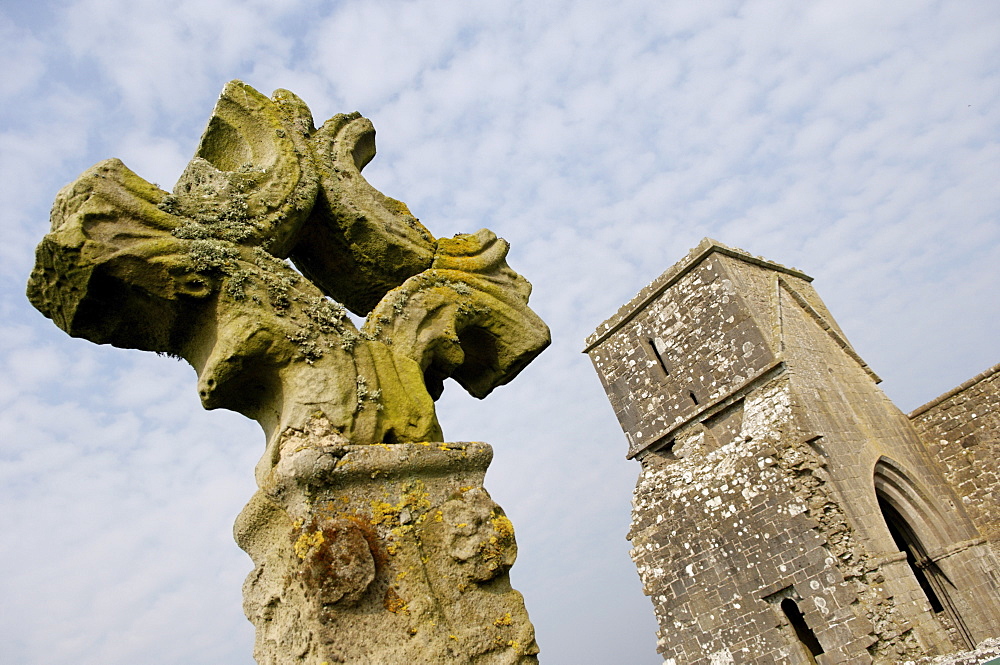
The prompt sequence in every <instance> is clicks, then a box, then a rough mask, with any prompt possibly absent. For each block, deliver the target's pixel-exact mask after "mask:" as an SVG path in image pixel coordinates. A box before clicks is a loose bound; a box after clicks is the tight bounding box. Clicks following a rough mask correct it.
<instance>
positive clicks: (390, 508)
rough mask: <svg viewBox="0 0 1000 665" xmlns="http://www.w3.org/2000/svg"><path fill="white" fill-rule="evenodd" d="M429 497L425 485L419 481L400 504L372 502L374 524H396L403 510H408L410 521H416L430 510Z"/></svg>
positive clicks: (403, 497) (407, 492)
mask: <svg viewBox="0 0 1000 665" xmlns="http://www.w3.org/2000/svg"><path fill="white" fill-rule="evenodd" d="M429 497H430V494H428V493H427V491H426V490H425V488H424V484H423V483H422V482H420V481H417V482H415V483H414V484H413V485H412V486H411V487H410V488H409V489H408V490H407V491H406V493H405V494H403V496H402V498H401V499H400V500H399V503H397V504H395V505H393V504H391V503H389V502H387V501H372V502H371V506H372V524H386V523H388V522H394V521H396V520H397V519H399V516H400V513H402V512H403V510H408V511H409V513H410V519H412V520H416V519H418V518H419V517H420V516H421V515H422V514H423V513H424V512H426V511H427V510H428V509H430V507H431V502H430V499H429Z"/></svg>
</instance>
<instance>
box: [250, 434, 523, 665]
mask: <svg viewBox="0 0 1000 665" xmlns="http://www.w3.org/2000/svg"><path fill="white" fill-rule="evenodd" d="M331 434H332V432H331V430H330V429H329V428H328V427H327V426H326V425H325V424H324V423H323V422H321V421H316V422H313V423H312V424H311V425H310V427H309V428H307V430H305V431H301V432H299V431H296V432H292V433H289V434H288V435H286V437H285V439H284V441H283V443H282V449H283V450H284V451H286V452H285V454H283V455H282V461H281V462H280V463H279V464H278V465H277V466H276V467H275V468H274V469H273V470H272V472H271V473H270V474H269V476H268V477H267V478H266V479H265V482H264V483H263V484H262V489H261V491H260V492H258V493H257V495H256V496H255V497H254V498H253V500H251V502H250V503H249V504H248V506H247V507H246V509H244V511H243V513H242V514H241V515H240V517H239V519H238V520H237V523H236V539H237V541H238V542H239V543H240V546H241V547H243V549H245V550H246V551H247V552H248V553H250V555H251V557H252V558H253V560H254V563H255V565H256V568H255V570H254V572H253V573H252V574H251V575H250V577H248V578H247V582H246V585H245V587H244V592H245V593H244V596H245V609H246V612H247V616H249V617H250V618H251V620H252V621H254V623H255V624H257V625H258V627H259V629H258V632H257V642H256V647H255V656H256V658H257V661H258V662H259V663H261V664H265V663H273V664H275V665H278V664H281V663H288V662H304V663H314V664H317V665H318V664H319V663H322V662H329V663H336V662H347V663H411V662H419V663H452V662H469V663H471V662H476V663H529V662H537V660H536V658H535V654H536V653H537V651H538V648H537V646H536V645H535V641H534V631H533V629H532V627H531V623H530V622H529V621H528V616H527V613H526V612H525V609H524V604H523V601H522V599H521V595H520V594H519V593H518V592H517V591H514V590H513V589H512V588H511V586H510V582H509V580H508V576H507V570H508V569H509V568H510V566H511V565H512V564H513V563H514V558H515V556H516V553H517V546H516V544H515V542H514V532H513V528H512V526H511V524H510V521H509V520H508V519H507V517H506V516H505V515H504V513H503V511H502V510H501V509H500V507H499V506H497V505H496V504H495V503H494V502H493V501H492V500H491V499H490V497H489V495H488V494H487V493H486V490H485V489H483V487H482V481H483V475H484V474H485V472H486V467H487V466H488V465H489V462H490V459H491V458H492V450H491V449H490V447H489V446H487V445H486V444H483V443H463V444H440V443H434V444H429V443H428V444H397V445H394V446H388V445H382V446H358V445H351V444H344V443H342V442H341V441H340V440H339V439H338V438H337V437H336V436H331ZM373 477H374V478H377V479H378V483H377V484H373V482H372V478H373ZM281 506H285V508H282V507H281ZM290 571H291V573H290ZM303 626H316V627H318V628H316V629H315V630H311V631H310V630H303Z"/></svg>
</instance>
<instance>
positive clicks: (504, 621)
mask: <svg viewBox="0 0 1000 665" xmlns="http://www.w3.org/2000/svg"><path fill="white" fill-rule="evenodd" d="M512 623H513V621H512V620H511V618H510V612H506V613H505V614H504V615H503V616H502V617H500V618H499V619H497V620H496V621H494V622H493V625H494V626H497V627H499V626H509V625H511V624H512Z"/></svg>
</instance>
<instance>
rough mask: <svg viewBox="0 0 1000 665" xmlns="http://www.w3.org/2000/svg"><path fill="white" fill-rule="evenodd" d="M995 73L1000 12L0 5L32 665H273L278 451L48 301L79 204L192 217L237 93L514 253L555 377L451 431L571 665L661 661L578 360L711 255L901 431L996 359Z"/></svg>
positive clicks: (439, 228)
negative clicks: (703, 252) (58, 320)
mask: <svg viewBox="0 0 1000 665" xmlns="http://www.w3.org/2000/svg"><path fill="white" fill-rule="evenodd" d="M998 62H1000V3H996V2H993V1H992V0H980V1H975V0H949V1H947V2H945V1H941V2H933V1H930V0H911V1H908V2H905V3H904V2H871V0H856V1H854V0H836V1H819V2H809V3H804V2H787V1H786V2H778V1H766V0H761V1H753V2H750V1H747V2H738V1H723V0H719V1H711V2H695V1H693V0H692V1H688V0H685V1H680V0H660V1H658V2H652V1H651V0H646V1H633V0H616V1H615V2H607V0H603V1H601V2H590V1H586V0H575V1H572V2H569V1H565V0H550V1H547V2H537V1H536V2H507V1H499V0H498V1H495V2H490V3H485V2H484V3H477V2H469V1H468V0H457V1H451V2H449V1H445V0H442V1H435V2H419V1H418V2H387V1H382V0H368V1H360V0H348V1H344V2H309V1H307V0H249V1H245V2H238V1H236V0H174V1H172V2H169V3H164V2H161V1H157V2H153V1H151V0H62V1H55V0H35V1H34V2H30V3H29V2H22V1H21V0H2V3H0V71H2V72H3V74H2V75H0V94H2V97H3V104H2V106H0V228H2V231H3V237H4V242H3V243H2V245H0V508H2V510H0V570H2V572H0V604H2V609H0V612H2V616H3V617H4V620H3V621H2V622H0V644H2V645H3V648H2V653H3V656H2V659H3V661H4V662H10V663H26V664H27V663H32V664H33V663H38V664H42V663H44V664H48V663H58V662H72V663H76V664H78V665H90V664H93V665H126V664H128V665H132V664H134V663H137V662H142V663H147V664H149V665H168V664H169V665H176V664H177V663H185V664H188V665H202V664H204V665H218V664H220V663H226V664H228V663H233V664H244V665H249V664H250V663H252V658H251V648H252V639H253V638H252V627H251V626H250V624H249V623H248V622H247V621H246V619H245V618H244V617H243V615H242V611H241V608H240V602H241V594H240V585H241V583H242V579H243V577H244V576H245V575H246V574H247V573H248V572H249V570H250V561H249V558H248V557H247V556H246V555H245V554H244V553H243V552H242V551H240V550H239V549H238V548H237V547H236V545H235V544H234V543H233V541H232V538H231V535H230V529H231V524H232V521H233V519H234V518H235V516H236V514H237V513H238V512H239V510H240V508H241V507H242V505H243V503H244V502H245V501H246V500H247V499H248V498H249V497H250V495H251V494H252V492H253V489H254V486H253V480H252V468H253V465H254V463H255V462H256V460H257V457H258V456H259V455H260V453H261V452H262V450H263V436H262V434H261V433H260V431H259V429H258V428H257V426H256V424H255V423H252V422H250V421H248V420H246V419H244V418H242V417H241V416H237V415H235V414H231V413H225V412H205V411H202V410H201V407H200V405H199V403H198V400H197V395H196V391H195V377H194V373H193V371H192V370H191V369H190V368H189V367H187V366H186V365H183V364H181V363H177V362H175V361H172V360H169V359H166V358H160V357H156V356H154V355H151V354H143V353H140V352H137V351H123V350H120V349H113V348H105V347H98V346H95V345H92V344H90V343H87V342H84V341H80V340H74V339H70V338H69V337H67V336H66V335H65V334H64V333H62V332H61V331H60V330H58V329H57V328H56V327H55V326H54V325H52V323H51V322H49V321H48V320H46V319H44V318H43V317H42V316H41V315H40V314H38V313H37V312H35V311H34V310H33V309H31V307H30V306H29V304H28V303H27V301H26V299H25V297H24V295H23V293H24V285H25V282H26V280H27V275H28V273H29V271H30V269H31V264H32V260H33V248H34V246H35V245H36V244H37V242H38V241H39V240H40V239H41V237H42V235H44V233H45V232H46V230H47V228H48V209H49V206H50V205H51V202H52V199H53V197H54V196H55V194H56V192H57V191H58V190H59V188H60V187H62V186H63V185H64V184H66V183H68V182H70V181H71V180H73V179H74V178H75V177H76V176H77V175H78V174H79V173H80V172H81V171H83V170H84V169H85V168H87V167H88V166H90V165H91V164H93V163H95V162H97V161H99V160H102V159H105V158H108V157H118V158H120V159H122V160H123V161H124V162H125V163H126V164H127V165H128V166H129V167H131V168H132V169H133V170H135V171H136V172H137V173H139V174H140V175H142V176H143V177H145V178H146V179H147V180H149V181H151V182H156V183H159V184H160V185H161V186H162V187H164V188H167V189H169V188H170V187H171V186H172V184H173V182H174V180H176V178H177V177H178V176H179V175H180V172H181V170H182V169H183V167H184V165H185V164H186V162H187V160H188V159H189V158H190V156H191V155H192V154H193V151H194V148H195V146H196V143H197V140H198V137H199V135H200V134H201V131H202V129H203V127H204V123H205V122H206V120H207V118H208V115H209V113H210V111H211V109H212V106H213V105H214V102H215V98H216V96H217V95H218V93H219V91H220V90H221V89H222V86H223V84H224V83H225V82H226V81H227V80H229V79H233V78H239V79H242V80H244V81H246V82H247V83H249V84H251V85H253V86H254V87H256V88H257V89H259V90H261V91H262V92H264V93H266V94H269V93H270V92H271V91H272V90H273V89H275V88H279V87H283V88H288V89H290V90H293V91H295V92H296V93H297V94H299V95H300V96H301V97H302V98H303V99H304V100H305V101H306V102H307V103H308V104H309V105H310V107H311V108H312V110H313V114H314V115H315V117H316V119H317V124H318V123H319V122H321V121H322V120H324V119H326V118H328V117H329V116H331V115H333V114H335V113H339V112H348V111H353V110H359V111H361V112H362V113H363V114H364V115H366V116H367V117H369V118H371V119H372V121H373V122H374V124H375V127H376V128H377V130H378V148H379V153H378V156H377V157H376V158H375V160H374V161H373V162H372V163H371V164H370V165H369V167H368V168H367V169H366V171H365V174H366V176H367V177H368V179H369V180H370V181H371V182H372V183H373V184H374V185H375V186H376V187H378V188H379V189H381V190H382V191H383V192H385V193H386V194H388V195H390V196H393V197H395V198H398V199H401V200H403V201H406V202H407V203H408V204H409V207H410V208H411V209H412V210H413V211H414V213H415V214H416V215H417V216H418V217H420V218H421V220H422V221H423V222H424V223H425V224H426V226H427V227H428V228H429V229H430V230H431V231H432V232H433V233H434V234H435V235H437V236H447V235H451V234H453V233H458V232H465V231H475V230H476V229H479V228H481V227H484V226H485V227H488V228H490V229H492V230H494V231H495V232H496V233H497V234H498V235H500V236H502V237H505V238H507V239H508V240H509V241H510V242H511V244H512V250H511V253H510V256H509V262H510V264H511V265H512V266H513V267H514V268H515V269H516V270H518V271H519V272H521V273H522V274H523V275H525V276H526V277H527V278H528V279H529V280H530V281H531V282H532V283H533V284H534V287H535V290H534V293H533V297H532V306H533V308H534V309H535V310H536V311H537V312H538V313H539V314H540V315H541V316H542V317H543V318H544V319H545V320H546V321H547V322H548V323H549V325H550V326H551V328H552V332H553V337H554V343H553V346H552V347H551V348H550V349H549V350H548V351H546V352H545V353H544V354H543V355H542V356H541V357H540V358H539V359H538V360H537V361H536V362H535V363H534V364H533V365H532V366H531V367H529V368H528V369H527V370H526V371H525V372H524V373H523V374H522V375H521V376H520V377H519V378H518V380H516V381H515V382H514V383H512V384H511V385H509V386H506V387H504V388H501V389H500V390H498V391H497V392H496V393H495V394H494V395H492V396H491V397H490V398H489V399H487V400H485V401H483V402H478V401H476V400H473V399H471V398H469V397H467V396H464V395H463V394H461V389H460V388H459V387H458V386H457V385H455V384H452V386H451V387H450V388H449V389H447V390H446V392H445V397H444V398H443V399H442V401H441V402H440V403H439V416H440V418H441V421H442V424H443V426H444V430H445V434H446V437H447V438H448V439H449V440H452V441H460V440H484V441H488V442H490V443H491V444H493V446H494V448H495V451H496V457H495V461H494V463H493V466H492V468H491V470H490V472H489V474H488V476H487V489H489V490H490V492H491V493H492V494H493V496H494V498H495V499H496V500H497V501H498V502H499V503H500V504H501V505H502V506H503V507H504V508H505V509H506V510H507V512H508V514H509V515H510V516H511V518H512V520H513V522H514V524H515V527H516V528H517V533H518V542H519V545H520V556H519V559H518V563H517V564H516V565H515V567H514V569H513V571H512V579H513V582H514V584H515V586H516V587H517V588H518V589H520V590H521V591H522V592H523V593H524V595H525V597H526V601H527V606H528V610H529V612H530V614H531V616H532V619H533V621H534V623H535V626H536V629H537V632H538V642H539V645H540V646H541V649H542V652H541V657H542V660H543V661H544V662H546V663H551V664H559V663H567V664H569V663H573V664H591V663H593V664H605V663H636V664H647V663H657V662H659V659H658V658H657V657H656V654H655V636H654V631H655V625H654V622H653V619H652V609H651V605H650V603H649V600H648V599H647V598H645V597H644V596H643V595H642V593H641V590H640V587H639V583H638V579H637V576H636V574H635V571H634V568H633V567H632V564H631V561H630V560H629V558H628V543H627V542H626V541H625V532H626V529H627V526H628V519H629V510H630V505H629V500H630V493H631V489H632V485H633V483H634V481H635V477H636V474H637V472H638V465H637V464H636V463H634V462H628V461H626V460H625V459H624V453H625V450H626V442H625V439H624V436H623V435H622V432H621V430H620V429H619V427H618V425H617V423H616V421H615V419H614V416H613V414H612V411H611V408H610V406H609V405H608V404H607V401H606V399H605V397H604V394H603V391H602V390H601V387H600V384H599V382H598V379H597V376H596V374H595V373H594V371H593V369H592V368H591V366H590V363H589V361H588V360H587V358H586V356H584V355H582V354H581V353H580V350H581V348H582V346H583V339H584V338H585V337H586V335H587V334H589V333H590V332H591V331H593V329H594V328H595V327H596V326H597V324H599V323H600V322H601V321H603V320H604V319H605V318H607V317H608V316H610V315H611V314H613V313H614V311H615V310H616V309H617V307H618V306H619V305H620V304H622V303H623V302H625V301H626V300H628V299H629V298H631V297H632V295H634V294H635V292H637V291H638V290H639V289H640V288H641V287H643V286H644V285H645V284H647V283H648V282H650V281H652V280H653V279H654V278H655V277H656V276H657V275H659V274H660V273H661V272H662V271H663V270H665V269H666V268H667V267H669V266H670V265H671V264H673V263H674V262H675V261H677V260H678V259H679V258H680V257H681V256H683V255H684V254H685V253H686V252H687V250H688V249H690V248H691V247H693V246H694V245H696V244H697V243H698V241H699V240H700V239H701V238H702V237H705V236H709V237H713V238H716V239H718V240H720V241H722V242H724V243H727V244H729V245H733V246H737V247H741V248H743V249H746V250H748V251H750V252H752V253H754V254H759V255H762V256H765V257H767V258H769V259H772V260H775V261H778V262H780V263H784V264H786V265H792V266H795V267H797V268H800V269H802V270H804V271H805V272H807V273H809V274H811V275H812V276H814V277H815V278H816V281H815V282H814V284H815V286H816V287H817V289H818V290H819V292H820V294H821V295H822V296H823V297H824V299H825V300H826V303H827V305H828V306H829V307H830V309H831V310H832V312H833V313H834V315H835V316H836V317H837V319H838V321H839V323H840V324H841V326H842V327H843V328H844V330H845V331H846V333H847V335H848V336H849V337H850V339H851V341H852V342H853V343H854V345H855V347H856V349H857V350H858V352H859V353H860V354H861V355H862V356H863V357H864V358H865V359H866V360H867V361H868V363H869V364H870V365H871V366H872V367H873V368H874V369H875V371H876V372H878V373H879V374H880V375H881V376H882V377H883V379H884V382H883V384H882V386H883V389H884V390H885V391H886V392H887V393H888V394H889V396H890V397H892V398H893V399H894V400H895V401H896V403H897V404H898V405H899V406H900V407H901V408H902V409H903V410H904V411H909V410H911V409H913V408H914V407H916V406H919V405H920V404H922V403H924V402H926V401H928V400H930V399H932V398H933V397H935V396H936V395H938V394H940V393H942V392H944V391H945V390H948V389H949V388H951V387H953V386H954V385H957V384H958V383H960V382H961V381H963V380H965V379H967V378H969V377H971V376H972V375H974V374H976V373H977V372H980V371H982V370H983V369H985V368H987V367H988V366H990V365H992V364H994V363H996V362H998V361H1000V352H998V347H997V344H996V342H995V340H996V331H997V328H998V324H1000V320H998V319H1000V316H998V295H997V284H998V282H1000V187H998V186H997V177H998V174H1000V106H998V103H1000V69H998V67H997V63H998Z"/></svg>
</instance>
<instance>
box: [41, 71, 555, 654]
mask: <svg viewBox="0 0 1000 665" xmlns="http://www.w3.org/2000/svg"><path fill="white" fill-rule="evenodd" d="M374 154H375V130H374V128H373V127H372V125H371V123H370V122H369V121H368V120H367V119H365V118H363V117H361V116H360V115H359V114H357V113H353V114H346V115H343V114H342V115H336V116H334V117H333V118H331V119H329V120H328V121H326V122H325V123H324V124H323V125H322V126H321V127H319V128H317V127H315V125H314V124H313V119H312V115H311V113H310V111H309V109H308V108H307V107H306V105H305V104H304V103H303V102H302V100H300V99H299V98H298V97H296V96H295V95H293V94H292V93H290V92H288V91H286V90H278V91H276V92H275V93H274V95H273V96H272V97H271V98H268V97H265V96H264V95H262V94H260V93H259V92H257V91H256V90H254V89H253V88H251V87H250V86H248V85H246V84H244V83H242V82H240V81H232V82H230V83H229V84H227V85H226V87H225V89H224V90H223V91H222V94H221V96H220V98H219V100H218V103H217V105H216V107H215V110H214V111H213V113H212V116H211V118H210V120H209V123H208V127H207V129H206V130H205V133H204V134H203V135H202V138H201V142H200V145H199V146H198V149H197V153H196V155H195V157H194V159H192V160H191V162H190V163H189V165H188V167H187V169H186V170H185V171H184V173H183V174H182V175H181V177H180V179H179V180H178V182H177V184H176V185H175V187H174V189H173V192H166V191H163V190H161V189H159V188H158V187H157V186H155V185H153V184H150V183H148V182H146V181H145V180H143V179H142V178H140V177H139V176H138V175H136V174H135V173H133V172H132V171H130V170H129V169H128V168H127V167H126V166H125V165H124V164H123V163H121V162H120V161H118V160H114V159H111V160H107V161H104V162H101V163H99V164H97V165H96V166H94V167H92V168H90V169H89V170H87V171H86V172H85V173H83V174H82V175H81V176H80V177H79V178H78V179H77V180H76V181H75V182H73V183H71V184H70V185H68V186H66V187H65V188H64V189H63V190H62V191H61V192H59V194H58V196H57V197H56V201H55V204H54V205H53V208H52V217H51V221H52V226H51V231H50V232H49V233H48V235H46V236H45V238H44V239H43V240H42V242H41V244H40V245H39V247H38V249H37V253H36V264H35V269H34V271H33V273H32V275H31V279H30V282H29V284H28V297H29V299H30V300H31V302H32V304H33V305H34V306H35V307H36V308H38V309H39V310H40V311H41V312H42V313H43V314H45V315H46V316H47V317H49V318H51V319H52V320H53V321H54V322H55V323H56V325H58V326H59V327H60V328H62V329H63V330H64V331H66V332H67V333H69V334H70V335H72V336H74V337H82V338H84V339H87V340H89V341H91V342H95V343H98V344H112V345H114V346H118V347H123V348H132V349H141V350H145V351H155V352H157V353H161V354H166V355H171V356H176V357H180V358H183V359H184V360H186V361H187V362H188V363H190V364H191V366H192V367H193V368H194V369H195V371H196V372H197V374H198V392H199V395H200V397H201V401H202V403H203V404H204V406H205V407H206V408H209V409H214V408H225V409H231V410H233V411H237V412H239V413H242V414H244V415H246V416H247V417H250V418H253V419H255V420H257V421H258V422H259V423H260V425H261V427H262V428H263V430H264V432H265V434H266V447H265V451H264V455H263V457H262V458H261V460H260V463H259V464H258V465H257V468H256V480H257V484H258V486H259V491H257V493H256V494H255V495H254V496H253V497H252V498H251V499H250V502H249V503H248V504H247V506H246V508H245V509H244V510H243V512H242V513H241V514H240V516H239V517H238V519H237V521H236V526H235V535H236V540H237V542H238V543H239V545H240V547H242V548H243V549H244V550H246V552H247V553H248V554H250V556H251V558H252V559H253V562H254V566H255V567H254V570H253V572H251V574H250V575H249V577H248V578H247V580H246V583H245V585H244V609H245V612H246V614H247V617H248V618H249V619H250V620H251V621H252V622H253V623H254V625H255V626H256V644H255V648H254V655H255V657H256V659H257V662H258V663H261V665H264V664H273V665H287V664H288V663H303V664H309V665H322V664H331V663H344V662H352V663H472V662H476V663H533V662H537V657H536V655H535V654H536V653H537V651H538V648H537V646H536V643H535V637H534V629H533V627H532V625H531V623H530V621H529V620H528V615H527V612H526V611H525V608H524V603H523V600H522V597H521V595H520V594H519V593H518V592H517V591H515V590H514V589H512V588H511V585H510V581H509V577H508V570H509V569H510V567H511V565H512V564H513V563H514V559H515V557H516V554H517V546H516V543H515V541H514V530H513V527H512V525H511V523H510V520H508V519H507V517H506V516H505V515H504V512H503V510H502V509H501V508H500V507H499V506H498V505H497V504H496V503H494V502H493V501H492V499H491V498H490V496H489V494H488V493H487V492H486V490H485V489H484V488H483V476H484V474H485V473H486V468H487V467H488V466H489V464H490V461H491V459H492V455H493V452H492V449H491V448H490V446H488V445H487V444H484V443H444V437H443V434H442V431H441V427H440V425H439V424H438V420H437V415H436V414H435V410H434V400H436V399H437V398H438V397H439V396H440V395H441V391H442V390H443V387H444V386H443V382H444V381H445V379H448V378H452V379H454V380H455V381H457V382H458V383H459V384H460V385H461V386H462V387H463V388H465V389H466V390H467V391H468V392H469V393H471V394H472V395H474V396H476V397H480V398H482V397H485V396H486V395H488V394H489V393H490V392H491V391H492V390H493V389H494V388H495V387H497V386H500V385H503V384H505V383H507V382H508V381H510V380H511V379H513V378H514V377H515V376H516V375H517V374H518V372H520V370H521V369H523V368H524V367H525V365H527V364H528V363H529V362H530V361H531V360H532V359H533V358H534V357H535V356H536V355H537V354H538V353H540V352H541V351H542V350H543V349H544V348H545V347H546V346H547V345H548V343H549V331H548V328H547V327H546V325H545V324H544V323H543V322H542V321H541V319H539V318H538V316H536V315H535V314H534V312H532V311H531V309H529V308H528V304H527V303H528V295H529V293H530V291H531V286H530V284H529V283H528V282H527V281H526V280H525V279H524V278H523V277H521V276H520V275H518V274H517V273H516V272H514V271H513V270H511V269H510V267H508V265H507V263H506V260H505V258H506V256H507V251H508V245H507V243H506V242H505V241H504V240H502V239H500V238H497V237H496V236H495V235H494V234H493V233H492V232H490V231H488V230H486V229H483V230H480V231H479V232H477V233H474V234H468V235H458V236H455V237H454V238H435V237H434V236H432V235H431V233H430V231H428V230H427V228H425V227H424V226H423V224H421V223H420V222H419V221H418V220H417V219H416V218H415V217H414V216H413V215H412V214H410V211H409V210H408V209H407V207H406V205H405V204H403V203H402V202H400V201H396V200H394V199H392V198H389V197H387V196H385V195H383V194H382V193H381V192H379V191H377V190H376V189H374V188H373V187H372V186H371V185H369V184H368V182H367V181H366V180H365V179H364V177H363V176H362V175H361V169H362V168H364V166H365V165H366V164H367V163H368V162H369V161H370V160H371V159H372V157H373V156H374ZM287 260H290V261H291V262H292V263H294V265H295V266H296V267H297V268H298V271H296V270H294V269H293V268H292V267H291V265H289V263H288V262H287ZM347 310H350V311H351V312H354V313H355V314H357V315H359V316H364V317H365V321H364V325H362V326H361V327H360V328H358V327H357V326H355V325H354V323H353V322H352V320H351V319H350V318H349V317H348V316H347Z"/></svg>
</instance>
